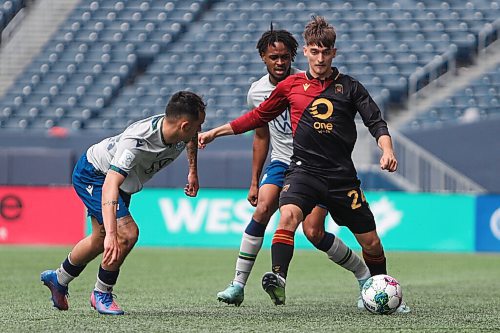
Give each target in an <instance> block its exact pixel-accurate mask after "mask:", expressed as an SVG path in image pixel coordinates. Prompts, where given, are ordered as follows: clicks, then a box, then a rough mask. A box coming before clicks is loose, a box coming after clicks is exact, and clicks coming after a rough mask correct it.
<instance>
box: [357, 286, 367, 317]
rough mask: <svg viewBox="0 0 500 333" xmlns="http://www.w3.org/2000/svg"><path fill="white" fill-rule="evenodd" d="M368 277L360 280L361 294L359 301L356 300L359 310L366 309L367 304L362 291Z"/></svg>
mask: <svg viewBox="0 0 500 333" xmlns="http://www.w3.org/2000/svg"><path fill="white" fill-rule="evenodd" d="M367 280H368V279H362V280H358V284H359V292H360V295H359V296H358V301H357V302H356V306H357V307H358V310H364V309H365V304H364V303H363V298H362V297H361V291H362V290H363V285H364V284H365V282H366V281H367Z"/></svg>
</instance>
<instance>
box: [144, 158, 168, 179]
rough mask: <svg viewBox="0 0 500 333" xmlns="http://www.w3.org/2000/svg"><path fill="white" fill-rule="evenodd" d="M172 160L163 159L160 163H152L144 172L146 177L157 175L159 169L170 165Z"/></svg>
mask: <svg viewBox="0 0 500 333" xmlns="http://www.w3.org/2000/svg"><path fill="white" fill-rule="evenodd" d="M173 160H174V159H173V158H164V159H162V160H160V161H154V162H153V163H152V164H151V166H150V167H149V168H147V169H146V170H144V173H145V174H146V175H149V174H150V173H157V172H158V171H160V170H161V169H163V168H164V167H165V166H166V165H168V164H170V163H171V162H172V161H173Z"/></svg>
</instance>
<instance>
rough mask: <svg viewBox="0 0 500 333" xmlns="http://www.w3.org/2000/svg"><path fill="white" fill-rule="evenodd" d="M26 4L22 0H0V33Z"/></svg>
mask: <svg viewBox="0 0 500 333" xmlns="http://www.w3.org/2000/svg"><path fill="white" fill-rule="evenodd" d="M25 6H26V3H25V1H24V0H7V1H5V0H2V1H0V35H1V34H2V32H3V30H4V29H5V28H6V27H7V25H8V24H9V23H10V22H11V21H12V19H13V18H14V16H16V14H17V13H19V11H20V10H21V9H22V8H24V7H25Z"/></svg>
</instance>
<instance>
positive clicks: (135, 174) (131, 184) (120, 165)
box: [87, 115, 186, 194]
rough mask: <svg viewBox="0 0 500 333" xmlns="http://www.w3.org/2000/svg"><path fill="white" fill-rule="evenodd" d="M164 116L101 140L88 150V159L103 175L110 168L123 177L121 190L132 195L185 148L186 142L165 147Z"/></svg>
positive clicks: (141, 122) (157, 116) (147, 120)
mask: <svg viewBox="0 0 500 333" xmlns="http://www.w3.org/2000/svg"><path fill="white" fill-rule="evenodd" d="M163 119H164V115H156V116H152V117H149V118H146V119H143V120H139V121H137V122H135V123H133V124H132V125H130V126H129V127H127V128H126V129H125V131H123V133H122V134H119V135H117V136H113V137H110V138H107V139H104V140H102V141H101V142H99V143H96V144H95V145H93V146H91V147H90V148H89V149H88V150H87V159H88V161H89V162H90V163H92V165H93V166H94V167H95V168H96V169H97V170H99V171H101V172H102V173H104V174H105V173H106V172H108V170H109V169H112V170H114V171H117V172H119V173H121V174H122V175H124V176H125V177H126V178H125V181H124V182H123V184H122V185H121V186H120V189H121V190H122V191H124V192H126V193H129V194H132V193H136V192H138V191H140V190H141V189H142V187H143V185H144V183H146V182H147V181H148V180H149V179H151V178H152V177H153V176H154V175H155V174H156V173H157V172H158V171H160V170H161V169H163V168H164V167H165V166H167V165H169V164H170V163H171V162H172V161H173V160H175V159H176V158H177V156H179V154H180V153H181V152H182V151H183V150H184V148H185V147H186V143H185V142H178V143H176V144H166V143H165V142H164V141H163V136H162V131H161V127H162V123H163Z"/></svg>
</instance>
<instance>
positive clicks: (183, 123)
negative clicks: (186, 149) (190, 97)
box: [179, 120, 191, 132]
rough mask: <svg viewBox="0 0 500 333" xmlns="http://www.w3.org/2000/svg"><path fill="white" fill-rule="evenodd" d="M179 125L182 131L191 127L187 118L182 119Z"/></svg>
mask: <svg viewBox="0 0 500 333" xmlns="http://www.w3.org/2000/svg"><path fill="white" fill-rule="evenodd" d="M179 127H180V129H181V130H182V131H184V132H187V131H189V130H190V129H191V123H190V122H189V121H187V120H182V121H181V123H180V126H179Z"/></svg>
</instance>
